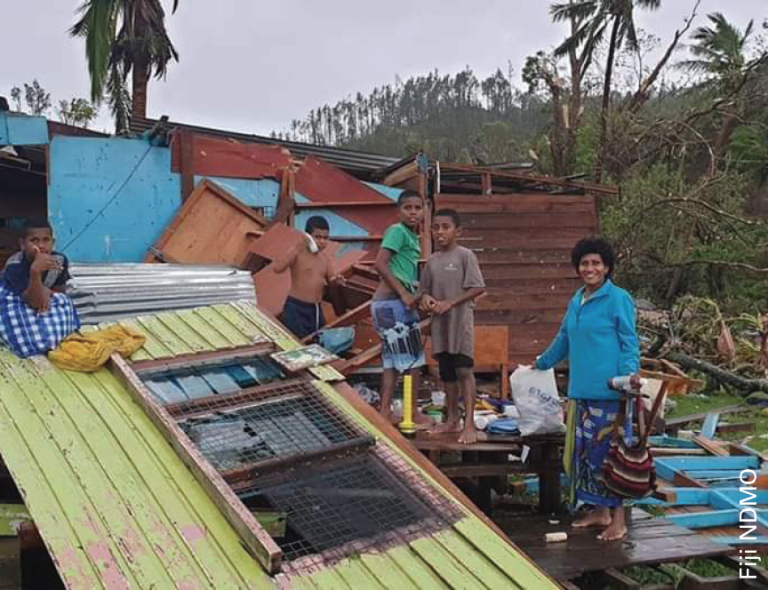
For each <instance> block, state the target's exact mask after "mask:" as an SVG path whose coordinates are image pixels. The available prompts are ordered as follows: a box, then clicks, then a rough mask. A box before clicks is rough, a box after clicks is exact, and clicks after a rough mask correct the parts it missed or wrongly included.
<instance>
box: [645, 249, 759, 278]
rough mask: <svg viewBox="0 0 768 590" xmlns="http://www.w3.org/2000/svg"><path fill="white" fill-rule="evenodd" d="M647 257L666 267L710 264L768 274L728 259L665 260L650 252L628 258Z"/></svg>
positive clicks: (754, 267)
mask: <svg viewBox="0 0 768 590" xmlns="http://www.w3.org/2000/svg"><path fill="white" fill-rule="evenodd" d="M637 257H641V258H647V259H648V260H652V261H653V262H655V263H656V264H658V265H660V266H664V267H667V268H687V267H689V266H696V265H701V264H704V265H711V266H719V267H723V268H735V269H738V270H743V271H746V272H751V273H755V274H768V268H758V267H757V266H752V265H751V264H747V263H745V262H731V261H728V260H703V259H702V260H688V261H686V262H667V261H666V260H664V259H662V258H661V257H660V256H657V255H656V254H651V253H650V252H632V253H631V255H630V258H637Z"/></svg>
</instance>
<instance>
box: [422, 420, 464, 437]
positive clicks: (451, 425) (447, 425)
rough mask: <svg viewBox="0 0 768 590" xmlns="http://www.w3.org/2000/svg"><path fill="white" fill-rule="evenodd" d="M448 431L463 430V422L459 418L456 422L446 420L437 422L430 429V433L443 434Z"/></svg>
mask: <svg viewBox="0 0 768 590" xmlns="http://www.w3.org/2000/svg"><path fill="white" fill-rule="evenodd" d="M446 432H450V433H455V432H461V423H460V422H459V421H458V420H457V421H455V422H444V423H442V424H436V425H435V426H434V427H432V428H430V429H429V434H443V433H446Z"/></svg>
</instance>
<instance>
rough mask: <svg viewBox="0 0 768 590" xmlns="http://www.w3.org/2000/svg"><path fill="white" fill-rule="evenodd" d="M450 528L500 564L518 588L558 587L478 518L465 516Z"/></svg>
mask: <svg viewBox="0 0 768 590" xmlns="http://www.w3.org/2000/svg"><path fill="white" fill-rule="evenodd" d="M454 529H456V530H457V531H459V532H460V533H461V534H462V535H463V536H464V538H465V539H466V540H467V541H469V542H470V543H471V544H472V545H473V546H474V547H475V548H476V549H477V550H478V551H480V552H481V553H483V554H485V556H486V557H487V558H488V559H490V560H491V561H493V563H495V564H497V565H498V566H499V567H501V568H503V569H504V571H505V572H506V573H507V575H509V576H510V577H511V578H512V579H513V580H514V581H515V583H516V584H517V585H518V586H520V588H526V589H527V588H537V589H539V588H540V589H541V590H546V589H547V588H551V589H552V590H556V589H557V588H558V586H557V584H555V582H554V581H553V580H552V579H551V578H549V577H547V575H546V574H545V573H544V572H543V571H541V570H540V569H539V568H538V567H536V565H534V563H533V562H532V561H531V560H530V559H529V558H528V557H526V556H525V555H523V554H522V553H520V552H519V551H516V550H515V548H514V547H513V546H511V545H510V544H509V543H502V542H500V540H499V537H498V535H496V534H495V533H494V532H493V531H492V530H490V529H489V528H488V527H487V526H485V524H483V523H482V522H481V521H480V520H477V519H470V518H465V519H463V520H460V521H459V522H457V523H456V524H455V525H454Z"/></svg>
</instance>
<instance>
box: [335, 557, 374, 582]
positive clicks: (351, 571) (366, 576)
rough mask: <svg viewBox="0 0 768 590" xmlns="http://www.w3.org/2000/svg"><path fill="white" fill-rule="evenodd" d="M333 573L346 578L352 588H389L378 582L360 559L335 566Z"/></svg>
mask: <svg viewBox="0 0 768 590" xmlns="http://www.w3.org/2000/svg"><path fill="white" fill-rule="evenodd" d="M333 571H334V572H336V573H337V574H339V575H340V576H341V577H342V578H344V581H345V582H346V583H347V585H348V586H349V587H350V588H355V589H357V588H365V589H366V590H368V589H370V590H385V589H386V588H387V586H382V585H381V584H380V583H379V582H378V581H377V580H376V578H375V577H374V575H373V574H372V573H371V572H369V571H368V569H367V568H366V567H365V565H364V564H363V562H362V561H361V560H360V558H359V557H353V558H351V559H344V560H343V561H340V562H339V563H337V564H336V565H334V566H333Z"/></svg>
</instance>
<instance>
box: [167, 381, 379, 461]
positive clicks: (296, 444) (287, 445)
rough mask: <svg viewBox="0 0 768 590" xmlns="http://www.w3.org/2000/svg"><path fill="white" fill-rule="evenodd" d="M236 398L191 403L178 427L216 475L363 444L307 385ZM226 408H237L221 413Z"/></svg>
mask: <svg viewBox="0 0 768 590" xmlns="http://www.w3.org/2000/svg"><path fill="white" fill-rule="evenodd" d="M243 397H246V399H241V398H239V397H238V396H234V397H228V398H214V399H213V400H210V401H207V402H204V400H198V402H192V404H191V406H192V407H191V408H189V407H188V408H187V409H188V410H191V411H194V416H193V417H189V418H186V419H182V420H181V421H180V422H179V426H180V427H181V428H182V430H184V432H185V433H186V434H187V436H189V438H190V439H191V440H192V442H194V443H195V445H196V446H197V448H198V449H199V450H200V452H201V453H202V454H203V456H204V457H205V458H206V459H208V461H209V462H210V463H211V464H212V465H213V466H214V467H215V468H216V469H217V470H219V471H223V472H229V471H232V470H238V469H243V468H246V467H248V466H253V465H254V464H258V463H260V462H263V461H267V460H270V459H277V458H289V457H294V456H296V457H300V456H301V455H305V454H307V453H313V452H316V451H320V450H324V449H332V448H333V447H334V445H339V444H340V443H346V442H349V441H353V440H356V439H361V438H365V437H364V435H363V434H362V433H361V432H360V431H359V430H358V429H357V428H356V427H355V426H354V425H352V424H351V423H350V422H349V421H348V420H347V419H345V418H344V417H343V416H341V415H340V414H339V413H338V412H337V411H336V410H335V409H334V408H333V407H332V406H330V405H329V404H328V403H327V402H326V401H325V400H323V399H322V397H321V395H320V393H319V392H318V391H317V390H316V389H315V387H314V386H313V385H312V383H310V382H307V381H294V382H290V383H280V384H275V385H273V386H270V387H268V388H265V390H263V391H253V392H250V393H249V394H246V396H243ZM226 402H230V403H231V404H237V407H229V408H227V407H226V406H225V405H224V404H225V403H226Z"/></svg>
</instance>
